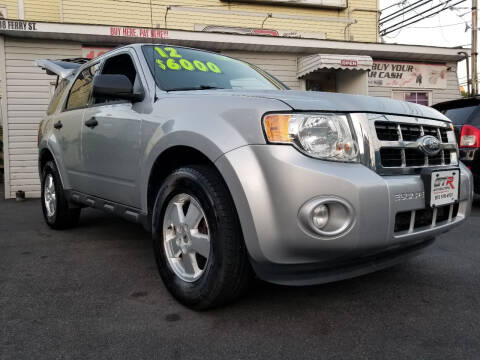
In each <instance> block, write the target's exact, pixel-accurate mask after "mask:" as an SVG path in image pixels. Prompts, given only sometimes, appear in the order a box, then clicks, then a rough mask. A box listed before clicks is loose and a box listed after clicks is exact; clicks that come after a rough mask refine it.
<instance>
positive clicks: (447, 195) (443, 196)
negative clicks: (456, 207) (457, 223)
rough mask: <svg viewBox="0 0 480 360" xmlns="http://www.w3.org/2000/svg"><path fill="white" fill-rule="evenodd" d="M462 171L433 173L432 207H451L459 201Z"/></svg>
mask: <svg viewBox="0 0 480 360" xmlns="http://www.w3.org/2000/svg"><path fill="white" fill-rule="evenodd" d="M459 180H460V170H459V169H453V170H443V171H433V172H432V175H431V179H430V206H431V207H434V206H443V205H449V204H452V203H454V202H456V201H458V192H459V191H458V190H459V183H460V181H459Z"/></svg>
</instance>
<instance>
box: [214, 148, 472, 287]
mask: <svg viewBox="0 0 480 360" xmlns="http://www.w3.org/2000/svg"><path fill="white" fill-rule="evenodd" d="M216 164H217V167H218V168H219V170H220V171H221V173H222V174H223V175H224V178H225V181H226V182H227V185H228V187H229V189H230V191H231V194H232V196H233V199H234V202H235V205H236V208H237V211H238V215H239V218H240V222H241V225H242V230H243V235H244V238H245V243H246V246H247V249H248V251H249V254H250V257H251V259H252V263H253V266H254V268H255V269H256V270H257V273H258V275H259V276H260V277H262V278H264V279H265V280H267V281H273V282H279V283H285V281H286V282H288V283H304V280H305V279H306V277H305V276H306V275H305V276H302V275H301V274H302V273H305V272H302V271H299V272H298V276H295V274H293V276H292V274H289V275H288V276H287V274H288V273H289V272H290V273H291V272H295V270H294V269H295V267H302V266H303V267H307V268H312V269H316V270H315V272H316V273H317V272H318V271H317V270H318V269H320V268H323V267H324V266H330V265H332V266H334V265H335V264H347V263H349V262H352V261H355V259H359V258H363V259H367V258H370V257H371V256H374V255H375V254H380V253H388V254H389V255H388V257H389V262H390V263H391V262H392V259H393V258H395V256H392V254H393V253H394V252H395V251H393V250H395V249H407V248H411V247H412V246H413V247H415V246H416V245H418V244H421V243H425V241H427V240H428V239H432V238H434V237H435V236H436V235H438V234H440V233H443V232H446V231H448V230H450V229H451V228H452V227H454V226H456V225H459V224H460V223H461V222H462V221H463V220H464V219H465V217H466V216H468V215H469V213H470V210H471V199H472V175H471V173H470V171H469V170H468V169H467V168H466V167H465V166H463V165H461V179H460V183H461V185H460V195H459V208H458V214H457V216H456V217H455V218H453V219H452V220H451V221H448V222H444V223H440V224H438V225H436V226H429V227H423V228H418V229H415V230H414V231H408V232H397V233H395V231H394V229H395V217H396V214H397V213H399V212H405V211H410V210H418V209H423V208H425V199H423V198H415V197H412V198H411V199H410V198H409V197H398V196H395V195H398V194H412V193H413V194H416V193H420V192H423V191H424V185H423V182H422V180H421V178H420V176H419V175H402V176H383V177H382V176H379V175H378V174H377V173H375V172H374V171H372V170H370V169H369V168H367V167H365V166H364V165H361V164H345V163H335V162H328V161H321V160H317V159H312V158H309V157H307V156H305V155H303V154H301V153H300V152H298V151H297V150H296V149H294V148H293V147H291V146H288V145H284V146H282V145H253V146H245V147H241V148H238V149H236V150H234V151H231V152H229V153H227V154H225V155H224V156H222V157H221V158H220V159H218V160H217V162H216ZM318 196H333V197H337V198H341V199H344V200H345V201H346V202H348V203H349V204H350V205H351V207H352V208H353V212H354V221H353V224H352V225H351V226H350V228H349V230H348V231H346V232H345V233H343V234H340V235H338V236H335V237H332V238H324V237H321V236H315V235H314V234H311V233H308V232H306V231H304V230H302V227H301V225H300V223H299V220H298V213H299V209H300V208H301V207H302V205H303V204H305V203H306V202H307V201H309V200H311V199H312V198H315V197H318ZM399 198H402V199H404V198H405V199H406V200H398V199H399ZM401 253H402V254H403V255H405V254H406V253H407V252H405V251H403V250H402V251H401ZM365 267H368V268H371V266H369V265H367V263H365ZM284 269H292V271H288V270H287V271H284ZM372 271H373V270H372ZM318 273H319V274H318V276H311V273H310V275H309V276H307V278H309V279H310V280H309V281H308V283H321V282H326V281H331V280H328V278H331V277H322V274H321V272H318ZM357 273H358V271H357ZM269 274H270V275H269ZM281 274H285V276H282V275H281ZM351 276H353V275H351ZM345 277H349V276H347V275H346V276H343V277H342V278H345ZM287 278H288V279H290V280H288V281H287V280H286V279H287ZM282 279H283V280H282Z"/></svg>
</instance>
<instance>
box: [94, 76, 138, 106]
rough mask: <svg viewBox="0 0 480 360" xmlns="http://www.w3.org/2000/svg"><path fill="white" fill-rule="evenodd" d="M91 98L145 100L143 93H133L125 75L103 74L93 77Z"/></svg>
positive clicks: (130, 83)
mask: <svg viewBox="0 0 480 360" xmlns="http://www.w3.org/2000/svg"><path fill="white" fill-rule="evenodd" d="M93 96H94V97H101V98H106V99H125V100H130V101H132V102H139V101H142V100H143V99H144V98H145V93H144V92H143V91H141V92H134V91H133V85H132V82H131V81H130V79H129V78H128V77H126V76H125V75H120V74H104V75H97V76H95V77H94V79H93Z"/></svg>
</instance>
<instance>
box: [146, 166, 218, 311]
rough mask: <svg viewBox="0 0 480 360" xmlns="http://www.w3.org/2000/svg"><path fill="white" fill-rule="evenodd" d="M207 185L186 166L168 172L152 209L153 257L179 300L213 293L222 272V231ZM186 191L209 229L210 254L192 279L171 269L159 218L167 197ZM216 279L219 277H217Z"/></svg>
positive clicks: (166, 283) (163, 211)
mask: <svg viewBox="0 0 480 360" xmlns="http://www.w3.org/2000/svg"><path fill="white" fill-rule="evenodd" d="M212 190H213V189H211V188H210V187H209V185H208V183H207V182H206V181H205V179H204V178H202V176H198V174H196V173H195V171H191V169H190V168H182V169H179V170H177V171H176V172H174V173H173V174H172V175H170V176H169V177H168V178H167V179H166V181H165V182H164V184H163V185H162V187H161V188H160V191H159V193H158V196H157V199H156V202H155V210H154V213H153V222H152V225H153V226H152V232H153V239H154V250H155V259H156V261H157V265H158V269H159V272H160V275H161V277H162V279H163V280H164V282H165V285H166V286H167V288H168V289H169V290H170V291H171V292H172V293H173V294H174V295H175V296H176V297H177V298H178V299H179V300H180V301H182V302H184V303H188V305H193V306H194V305H195V302H196V301H200V300H201V299H202V298H204V297H206V296H212V295H214V294H215V292H216V290H217V289H215V283H216V282H217V280H218V279H219V277H221V276H222V271H221V270H222V267H223V256H222V255H223V251H224V250H223V242H222V241H221V239H222V235H223V232H224V229H223V226H222V224H219V223H218V218H219V216H217V204H216V201H215V199H214V198H213V197H212V196H211V192H212ZM182 193H185V194H188V195H190V196H192V197H194V198H195V200H197V201H198V202H199V204H200V206H201V207H202V209H203V211H204V212H205V216H206V218H207V223H208V228H209V233H210V255H209V258H208V261H207V264H206V268H205V270H204V273H203V274H202V276H201V277H200V278H199V279H198V280H196V281H194V282H186V281H184V280H182V279H180V278H179V277H178V276H177V275H176V274H175V273H174V272H173V270H172V269H171V267H170V264H169V263H168V260H167V259H166V254H165V249H164V245H163V218H164V215H165V211H166V208H167V206H168V203H169V202H170V200H171V199H172V198H173V197H174V196H175V195H177V194H182ZM219 282H220V281H219Z"/></svg>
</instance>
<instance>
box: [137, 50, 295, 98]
mask: <svg viewBox="0 0 480 360" xmlns="http://www.w3.org/2000/svg"><path fill="white" fill-rule="evenodd" d="M142 49H143V54H144V55H145V59H146V60H147V63H148V66H149V67H150V71H151V72H152V74H153V76H154V78H155V81H156V83H157V85H158V87H159V88H160V89H162V90H165V91H181V90H207V89H240V90H286V89H287V87H286V86H285V85H283V84H282V83H281V82H280V81H279V80H277V79H275V78H274V77H273V76H271V75H269V74H268V73H266V72H264V71H262V70H260V69H259V68H257V67H255V66H253V65H251V64H248V63H245V62H243V61H239V60H235V59H233V58H229V57H226V56H222V55H218V54H215V53H210V52H206V51H200V50H193V49H187V48H182V47H171V46H163V45H144V46H142Z"/></svg>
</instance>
